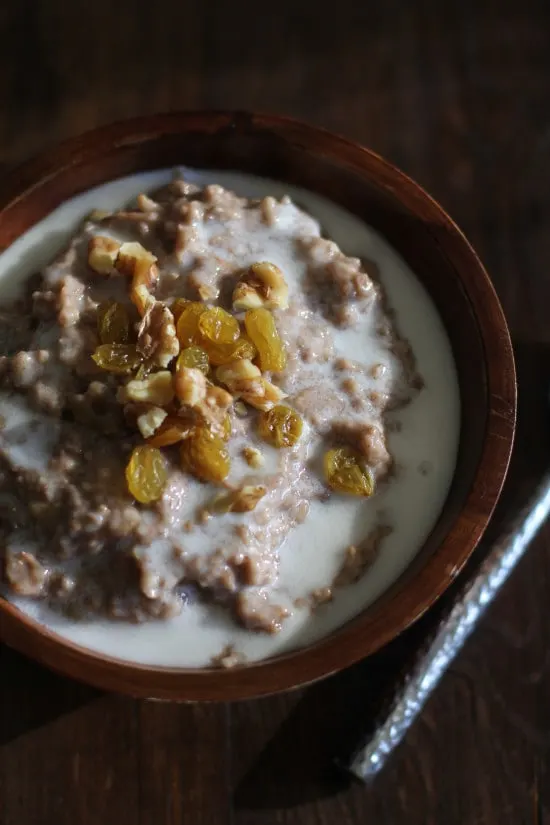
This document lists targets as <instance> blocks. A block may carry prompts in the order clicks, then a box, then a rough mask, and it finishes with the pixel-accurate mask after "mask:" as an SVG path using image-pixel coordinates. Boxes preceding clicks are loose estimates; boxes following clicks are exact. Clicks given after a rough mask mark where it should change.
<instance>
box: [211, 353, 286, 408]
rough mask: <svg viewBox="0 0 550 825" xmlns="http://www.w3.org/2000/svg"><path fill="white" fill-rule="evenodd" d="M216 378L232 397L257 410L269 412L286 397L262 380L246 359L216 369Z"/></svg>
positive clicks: (255, 368)
mask: <svg viewBox="0 0 550 825" xmlns="http://www.w3.org/2000/svg"><path fill="white" fill-rule="evenodd" d="M216 378H217V379H218V381H221V383H222V384H225V385H226V386H227V387H229V389H230V390H231V392H232V393H233V394H234V395H238V396H240V397H241V398H242V399H243V401H246V402H247V403H248V404H250V406H251V407H255V408H256V409H258V410H269V409H271V407H272V406H273V405H274V404H277V403H278V402H279V401H281V400H282V399H283V398H285V397H286V393H284V392H283V391H282V390H281V389H280V388H279V387H276V386H275V385H274V384H272V383H271V382H270V381H268V380H267V378H264V377H263V376H262V373H261V371H260V369H259V368H258V367H256V366H255V364H253V363H252V361H250V360H249V359H248V358H242V359H241V360H239V361H232V362H231V363H230V364H227V366H222V367H218V369H217V370H216Z"/></svg>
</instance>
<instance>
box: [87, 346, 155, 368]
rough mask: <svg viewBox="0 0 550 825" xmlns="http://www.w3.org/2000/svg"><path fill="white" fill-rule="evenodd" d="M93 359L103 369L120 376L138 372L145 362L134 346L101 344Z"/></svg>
mask: <svg viewBox="0 0 550 825" xmlns="http://www.w3.org/2000/svg"><path fill="white" fill-rule="evenodd" d="M92 358H93V360H94V361H95V362H96V364H97V365H98V367H101V369H103V370H107V372H115V373H118V374H119V375H126V374H128V373H130V372H133V371H134V370H137V368H138V367H139V366H140V364H141V362H142V361H143V356H142V355H141V354H140V353H139V352H138V351H137V349H136V348H135V346H134V345H133V344H100V346H99V347H98V348H97V349H96V351H95V352H94V353H93V354H92Z"/></svg>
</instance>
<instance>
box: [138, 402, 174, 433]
mask: <svg viewBox="0 0 550 825" xmlns="http://www.w3.org/2000/svg"><path fill="white" fill-rule="evenodd" d="M167 415H168V413H167V412H166V410H163V409H162V407H151V409H149V410H147V411H146V412H144V413H142V414H141V415H139V416H138V419H137V426H138V430H139V431H140V433H141V434H142V436H143V437H144V438H150V437H151V436H152V435H154V434H155V433H156V431H157V430H158V428H159V427H160V425H161V424H162V422H163V421H164V419H165V418H166V416H167Z"/></svg>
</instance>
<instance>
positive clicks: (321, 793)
mask: <svg viewBox="0 0 550 825" xmlns="http://www.w3.org/2000/svg"><path fill="white" fill-rule="evenodd" d="M515 352H516V362H517V369H518V383H519V394H520V405H519V415H518V430H517V439H516V447H515V451H514V455H513V459H512V464H511V468H510V474H509V476H508V480H507V482H506V485H505V488H504V491H503V495H502V497H501V500H500V502H499V505H498V507H497V510H496V512H495V516H494V517H493V520H492V521H491V525H490V527H489V528H488V530H487V533H486V538H485V540H484V542H483V545H482V546H481V547H480V548H479V549H478V550H477V551H476V553H475V554H474V558H472V559H471V560H470V562H469V563H468V565H467V566H466V570H465V571H464V572H463V574H462V575H461V576H460V577H459V579H458V581H457V582H455V583H454V584H453V585H452V586H451V588H449V590H448V591H447V593H446V594H445V596H444V597H443V598H442V599H440V601H439V602H438V603H437V605H436V606H434V607H433V608H432V610H430V611H429V613H428V614H426V615H425V616H424V617H423V618H422V619H420V620H419V621H418V622H417V623H416V624H415V625H414V626H413V627H412V628H410V629H409V630H408V631H406V632H405V633H403V634H401V636H400V637H399V638H398V639H397V640H396V641H394V642H392V643H391V644H390V645H387V646H386V647H385V648H384V649H383V650H381V651H379V652H378V653H377V654H375V655H374V656H371V657H370V658H369V659H366V660H364V661H363V662H360V663H359V664H357V665H355V666H354V667H352V668H349V669H348V670H346V671H343V672H342V673H339V674H337V675H336V676H333V677H331V678H330V679H327V680H325V681H324V682H321V683H319V684H316V685H314V686H313V687H311V688H309V689H308V690H307V692H306V693H305V695H304V696H303V698H302V699H300V700H299V701H298V703H297V704H296V706H295V707H294V708H293V710H292V711H291V712H290V714H289V716H288V717H287V718H286V719H285V721H284V722H283V724H282V725H281V726H280V728H279V729H278V730H277V732H276V734H275V735H274V737H273V738H272V739H271V741H269V742H267V743H266V745H265V747H264V749H263V751H262V752H261V753H260V756H259V757H258V759H257V760H256V762H255V764H254V765H253V766H252V768H251V769H250V770H249V771H248V773H247V774H246V775H245V776H244V778H243V779H242V781H241V782H240V783H239V784H238V786H237V788H236V789H235V804H236V806H237V808H242V809H261V808H271V807H278V808H280V807H281V806H283V805H284V806H286V807H292V806H295V805H298V804H302V803H304V802H307V801H311V800H313V799H318V798H320V797H325V796H330V795H333V794H335V793H338V792H339V791H340V790H342V789H343V787H345V786H346V784H349V782H350V781H353V780H351V779H350V778H348V777H347V776H346V775H345V773H344V771H342V770H338V769H337V768H336V766H335V758H336V757H340V756H343V758H344V761H345V758H346V756H349V754H350V753H351V751H352V750H353V748H354V746H356V745H357V743H358V738H360V737H361V733H363V734H365V733H366V732H367V731H371V730H373V728H374V720H375V719H376V718H377V716H378V715H379V714H380V713H381V712H383V710H384V707H385V705H386V703H387V701H388V696H389V695H390V693H391V689H392V685H393V684H394V683H395V681H396V680H398V679H399V678H400V675H401V674H402V673H403V670H404V669H405V670H406V669H407V668H406V665H407V662H408V661H409V660H410V654H411V651H413V652H414V651H415V650H416V649H417V648H418V646H419V645H421V644H422V642H423V640H424V639H425V637H426V635H427V634H429V633H430V631H433V629H434V628H435V626H436V624H437V622H438V619H439V618H440V617H441V615H442V613H443V612H444V611H445V609H446V607H447V605H448V604H449V601H450V600H451V599H452V598H453V595H455V594H456V593H457V592H458V591H459V590H460V588H461V587H462V580H463V578H464V577H465V575H467V571H468V570H472V569H475V567H476V566H477V565H478V564H479V562H480V560H481V559H482V558H483V557H484V555H485V554H486V552H487V549H488V548H489V547H490V546H491V543H492V541H494V540H495V539H496V538H497V536H498V535H499V532H500V530H501V529H502V525H503V521H504V519H505V518H508V517H510V516H511V515H512V514H513V513H514V512H516V511H517V509H518V507H519V506H521V505H522V504H523V503H524V502H525V500H526V498H527V496H528V495H529V494H530V492H531V491H532V490H533V489H534V487H535V486H536V484H537V482H538V480H539V479H540V477H541V476H542V474H543V473H544V471H545V470H546V469H547V468H548V465H549V457H550V450H549V446H550V414H549V402H548V389H549V387H550V345H541V344H522V343H517V344H516V347H515Z"/></svg>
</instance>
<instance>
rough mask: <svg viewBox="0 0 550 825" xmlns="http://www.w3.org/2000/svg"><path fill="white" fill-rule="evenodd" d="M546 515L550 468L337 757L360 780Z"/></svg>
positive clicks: (374, 767)
mask: <svg viewBox="0 0 550 825" xmlns="http://www.w3.org/2000/svg"><path fill="white" fill-rule="evenodd" d="M549 514H550V473H548V474H547V475H545V476H544V478H543V480H542V481H541V483H540V484H539V486H538V487H537V489H536V491H535V493H534V494H533V495H532V496H531V498H530V499H529V501H528V502H527V504H526V505H525V507H524V508H523V509H522V510H521V512H520V513H519V514H518V516H517V517H516V518H515V519H514V520H513V521H512V522H511V524H510V526H509V528H508V529H507V530H506V531H505V533H504V534H503V536H502V537H501V538H500V539H499V541H497V543H496V544H495V546H494V547H493V549H492V550H491V551H490V553H489V555H488V556H487V558H486V559H485V561H484V562H483V563H482V564H481V566H480V567H479V568H478V569H477V570H476V571H475V573H473V575H472V576H471V577H470V579H469V580H468V581H467V582H466V584H465V585H464V587H463V590H462V591H461V593H460V594H459V595H458V597H457V598H456V599H455V601H454V603H453V605H452V607H451V609H450V611H449V612H448V613H447V614H446V615H445V617H444V618H443V620H442V622H441V624H440V625H439V628H438V630H437V631H436V633H435V635H434V636H433V637H432V638H431V639H430V640H429V642H428V644H427V647H424V648H423V649H422V651H421V652H420V654H418V653H417V656H416V658H415V660H414V662H413V663H412V665H411V667H410V668H409V670H408V676H407V678H406V680H405V683H404V684H400V685H399V687H398V688H397V690H396V693H395V695H394V696H393V697H392V699H391V702H390V703H389V711H388V712H387V713H385V714H384V716H383V717H382V718H380V719H378V720H375V725H371V726H370V727H369V729H368V731H367V732H366V733H364V734H363V736H362V738H361V740H360V741H359V742H358V744H357V745H356V747H354V748H353V750H352V751H351V754H350V755H349V756H348V757H347V758H344V759H338V760H337V763H338V765H339V766H340V767H343V768H344V769H345V770H346V771H348V772H351V774H352V775H353V776H354V777H356V778H357V779H360V780H361V781H362V782H368V780H369V779H371V778H372V777H373V776H375V775H376V774H377V773H378V772H379V771H380V769H381V768H382V767H383V766H384V764H385V762H386V760H387V758H388V756H389V755H390V754H391V753H392V752H393V750H394V749H395V748H396V747H397V745H399V743H400V742H401V740H402V739H403V737H404V736H405V734H406V733H407V731H408V730H409V728H410V727H411V725H412V723H413V722H414V720H415V719H416V718H417V716H418V715H419V713H420V711H421V710H422V708H423V707H424V705H425V704H426V702H427V700H428V699H429V697H430V696H431V694H432V692H433V691H434V689H435V687H436V686H437V684H438V683H439V681H440V679H441V677H442V676H443V674H444V673H445V671H446V670H447V668H448V667H449V665H450V663H451V662H452V661H453V659H454V658H455V657H456V655H457V653H458V652H459V651H460V650H461V648H462V646H463V644H464V642H465V641H466V639H467V638H468V636H469V635H470V633H471V632H472V630H473V629H474V627H475V625H476V624H477V621H478V619H479V618H480V616H481V615H482V614H483V613H484V611H485V610H486V609H487V607H488V605H489V604H490V603H491V602H492V600H493V599H494V597H495V595H496V593H497V592H498V591H499V589H500V588H501V586H502V585H503V584H504V582H505V581H506V579H507V578H508V576H509V575H510V573H511V572H512V570H513V569H514V568H515V566H516V564H517V563H518V561H519V560H520V558H521V557H522V556H523V554H524V553H525V551H526V549H527V547H528V546H529V544H530V543H531V541H532V540H533V538H534V537H535V535H536V533H537V532H538V530H539V528H540V527H541V526H542V524H543V523H544V522H545V520H546V518H547V517H548V515H549Z"/></svg>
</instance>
